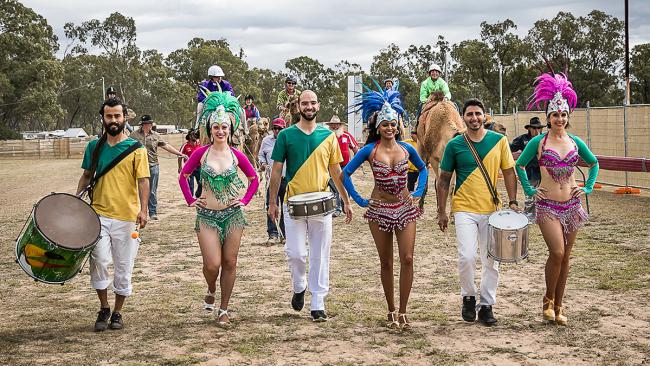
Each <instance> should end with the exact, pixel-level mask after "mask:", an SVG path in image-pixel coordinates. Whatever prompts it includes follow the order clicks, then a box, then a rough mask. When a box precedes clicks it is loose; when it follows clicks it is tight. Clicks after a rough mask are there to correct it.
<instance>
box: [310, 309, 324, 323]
mask: <svg viewBox="0 0 650 366" xmlns="http://www.w3.org/2000/svg"><path fill="white" fill-rule="evenodd" d="M311 320H312V321H313V322H314V323H320V322H325V321H327V314H326V313H325V310H312V311H311Z"/></svg>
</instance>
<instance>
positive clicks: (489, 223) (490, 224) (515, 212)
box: [488, 208, 530, 230]
mask: <svg viewBox="0 0 650 366" xmlns="http://www.w3.org/2000/svg"><path fill="white" fill-rule="evenodd" d="M500 212H501V213H503V212H507V213H508V214H510V213H514V214H517V215H521V216H523V217H524V218H525V219H526V220H525V222H526V224H525V225H523V226H522V227H519V228H501V227H498V226H494V225H493V224H492V222H490V218H491V217H492V216H493V215H497V214H499V213H500ZM522 223H523V222H522ZM488 226H490V227H493V228H495V229H499V230H523V229H524V228H526V227H528V226H530V222H529V220H528V217H526V215H524V214H522V213H521V212H517V211H515V210H511V209H509V208H508V209H505V210H498V211H494V212H493V213H491V214H490V215H489V216H488Z"/></svg>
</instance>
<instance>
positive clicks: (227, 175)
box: [201, 148, 246, 204]
mask: <svg viewBox="0 0 650 366" xmlns="http://www.w3.org/2000/svg"><path fill="white" fill-rule="evenodd" d="M210 150H211V148H209V149H208V151H207V152H206V154H205V160H203V164H201V181H202V182H203V187H204V188H207V189H209V190H211V191H212V193H214V197H215V198H216V199H217V201H219V202H220V203H223V204H228V203H229V202H230V201H231V200H232V199H234V198H235V197H237V194H238V190H239V189H242V188H246V186H244V182H242V181H241V179H239V175H238V174H237V162H238V160H237V158H236V157H235V154H233V152H232V150H230V149H229V150H228V151H230V154H231V155H232V165H231V166H229V167H228V168H226V169H224V170H223V171H221V172H217V171H216V170H214V168H212V167H211V166H210V165H208V163H207V161H208V154H209V153H210Z"/></svg>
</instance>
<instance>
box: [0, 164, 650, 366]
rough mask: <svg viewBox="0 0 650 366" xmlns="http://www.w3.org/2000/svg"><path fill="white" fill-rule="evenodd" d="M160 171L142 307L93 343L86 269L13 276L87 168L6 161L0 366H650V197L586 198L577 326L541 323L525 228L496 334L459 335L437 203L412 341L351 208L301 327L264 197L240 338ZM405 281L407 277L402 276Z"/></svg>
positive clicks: (424, 249)
mask: <svg viewBox="0 0 650 366" xmlns="http://www.w3.org/2000/svg"><path fill="white" fill-rule="evenodd" d="M161 163H162V166H161V181H160V187H159V197H160V198H159V217H160V220H159V221H155V222H151V223H150V224H149V225H147V227H146V228H145V229H144V230H143V231H142V233H141V238H142V244H141V246H140V251H139V253H138V258H137V260H136V266H135V270H134V276H133V283H134V294H133V296H132V297H130V298H129V299H128V300H127V303H126V305H125V308H124V310H123V316H124V322H125V328H124V329H123V330H122V331H106V332H102V333H95V332H93V323H94V320H95V317H96V312H97V310H98V301H97V298H96V295H95V293H94V291H93V290H91V289H90V286H89V274H88V270H87V269H84V271H83V273H81V274H80V275H79V276H77V277H76V278H75V279H74V280H72V281H71V282H70V283H69V284H66V285H64V286H56V285H45V284H41V283H36V282H34V281H33V280H31V279H30V278H29V277H28V276H27V275H26V274H25V273H24V272H23V271H22V270H21V269H20V267H19V266H18V265H17V264H16V263H14V241H15V238H16V237H17V236H18V234H19V231H20V229H21V228H22V225H23V224H24V222H25V220H26V218H27V216H28V215H29V212H30V210H31V208H32V205H33V204H34V203H36V202H37V201H38V200H39V199H40V198H42V197H43V196H45V195H46V194H48V193H50V192H73V191H74V190H75V188H76V185H77V180H78V178H79V175H80V173H81V170H80V169H79V165H80V161H77V160H35V161H24V160H23V161H3V162H2V164H1V165H0V179H1V182H2V187H3V189H2V191H1V192H0V204H1V207H2V209H1V210H0V240H1V242H2V247H1V249H0V258H1V259H2V260H1V261H0V262H1V263H0V314H1V315H2V317H1V318H2V321H3V324H4V325H3V326H2V327H1V328H0V364H3V365H5V364H6V365H33V364H44V363H52V364H64V365H95V364H101V365H113V364H127V365H135V364H155V365H189V364H199V363H202V364H207V365H228V364H230V365H239V364H244V365H298V364H300V365H316V364H325V365H357V364H373V365H401V364H406V365H416V364H417V365H419V364H424V365H432V364H435V365H452V364H477V365H486V364H495V365H496V364H498V365H509V364H513V365H515V364H525V365H555V364H570V365H576V364H584V365H594V364H601V365H612V364H615V365H616V364H621V365H626V364H643V363H645V364H648V363H650V312H648V311H647V309H646V304H645V302H646V301H647V299H648V297H649V296H650V238H649V237H650V236H649V234H648V231H649V228H650V213H649V211H650V197H649V195H648V193H647V192H644V193H643V195H642V196H620V195H614V194H612V193H610V192H601V191H597V192H595V193H594V194H592V195H591V196H590V204H591V211H592V216H591V221H590V222H589V223H588V226H586V227H585V228H583V230H582V231H581V232H580V234H579V236H578V241H577V243H576V246H575V249H574V252H573V256H572V259H571V260H572V264H573V267H572V271H571V274H570V276H569V282H568V286H567V291H566V298H565V301H564V304H565V306H566V315H567V316H568V317H569V326H568V327H558V326H554V325H549V324H545V323H543V322H542V321H541V305H542V296H543V293H544V274H543V266H544V263H545V260H546V246H545V244H544V242H543V241H542V240H541V236H540V234H539V229H538V228H537V227H536V226H532V227H531V229H530V232H531V242H530V257H529V259H528V260H527V261H525V262H523V263H520V264H518V265H514V264H511V265H508V264H504V265H502V266H501V276H500V284H499V292H498V303H497V305H496V306H495V307H494V311H495V315H496V317H497V318H498V319H499V323H498V325H497V326H495V327H492V328H486V327H483V326H481V325H480V324H478V323H475V324H469V323H466V322H464V321H462V319H461V317H460V302H461V299H460V296H459V292H460V290H459V285H458V275H457V266H456V249H455V240H454V234H453V232H454V231H453V227H452V230H451V233H450V235H449V236H445V235H443V234H442V233H440V231H439V230H438V229H437V228H435V222H434V219H435V215H434V212H435V209H434V198H432V197H429V198H428V200H427V204H426V209H427V210H426V213H425V217H424V219H422V220H420V221H419V222H418V228H417V240H416V251H415V256H414V259H415V281H414V285H413V290H412V294H411V300H410V304H409V314H410V318H411V321H412V322H413V331H412V332H410V333H400V332H398V331H391V330H388V329H386V328H385V327H384V326H383V320H384V318H385V316H386V311H387V310H386V305H385V301H384V298H383V293H382V289H381V284H380V281H379V260H378V257H377V253H376V250H375V247H374V244H373V241H372V238H371V236H370V232H369V230H368V226H367V224H366V223H365V222H364V221H363V219H362V218H361V215H362V214H363V211H362V209H360V208H359V207H355V211H354V212H355V218H354V220H353V222H352V223H351V224H349V225H346V224H344V223H343V219H342V218H338V219H335V223H334V239H333V245H332V255H331V258H332V260H331V266H330V268H331V274H330V288H331V291H330V295H329V297H328V298H327V303H326V306H327V310H328V313H329V315H330V316H331V319H330V321H328V322H326V323H319V324H314V323H312V322H311V320H310V319H309V316H308V315H309V311H308V309H304V310H303V311H302V312H300V313H297V312H294V311H293V310H292V309H291V307H290V304H289V302H290V299H291V282H290V279H289V272H288V269H287V264H286V260H285V256H284V252H283V248H282V246H279V245H278V246H266V245H264V244H265V241H266V238H267V236H266V227H265V212H264V210H263V201H262V198H261V197H256V198H255V199H254V200H253V201H252V202H251V204H250V205H249V206H248V207H246V214H247V216H248V218H249V221H250V222H251V225H250V226H249V227H248V228H247V229H246V230H245V232H244V237H243V240H242V246H241V251H240V254H239V266H238V278H237V282H236V284H235V289H234V293H233V297H232V300H231V306H230V308H231V310H232V311H233V314H234V325H233V327H232V328H231V329H228V330H225V329H221V328H219V327H217V325H216V321H215V320H214V318H213V317H210V316H206V315H204V314H203V313H202V311H203V310H202V299H203V294H204V293H205V284H204V280H203V276H202V272H201V257H200V252H199V248H198V243H197V240H196V236H195V234H194V231H193V224H194V212H193V210H192V209H190V208H188V207H186V205H185V203H184V200H183V199H182V195H181V193H180V190H179V188H178V184H177V180H176V161H175V160H170V159H162V162H161ZM366 172H367V175H366V176H365V179H362V178H360V177H359V178H357V179H356V182H359V183H358V184H359V186H360V187H361V188H360V190H361V191H362V192H365V193H366V194H367V193H368V192H369V191H370V189H371V183H372V177H371V175H370V174H369V169H367V168H366ZM359 174H361V172H359ZM521 201H522V200H521V199H520V202H521ZM396 263H398V261H397V260H396ZM395 269H396V273H399V265H396V268H395ZM479 273H480V272H479ZM109 294H110V295H109V296H110V297H109V298H110V299H111V304H112V293H110V292H109ZM308 301H309V296H307V304H308Z"/></svg>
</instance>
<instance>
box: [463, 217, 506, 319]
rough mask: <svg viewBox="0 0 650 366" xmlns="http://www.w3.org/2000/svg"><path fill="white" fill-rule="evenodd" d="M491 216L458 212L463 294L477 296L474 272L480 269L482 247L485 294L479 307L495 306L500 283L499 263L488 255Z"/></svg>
mask: <svg viewBox="0 0 650 366" xmlns="http://www.w3.org/2000/svg"><path fill="white" fill-rule="evenodd" d="M489 216H490V215H481V214H475V213H470V212H456V213H455V214H454V219H455V225H456V243H457V244H458V276H459V277H460V295H461V296H476V286H475V284H474V271H475V269H476V250H477V249H479V248H480V255H481V267H482V271H481V272H482V273H481V296H480V301H479V303H478V305H477V306H481V305H494V304H495V303H496V298H497V285H498V284H499V262H496V261H495V260H494V259H492V258H491V257H489V256H488V254H487V238H488V217H489Z"/></svg>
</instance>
